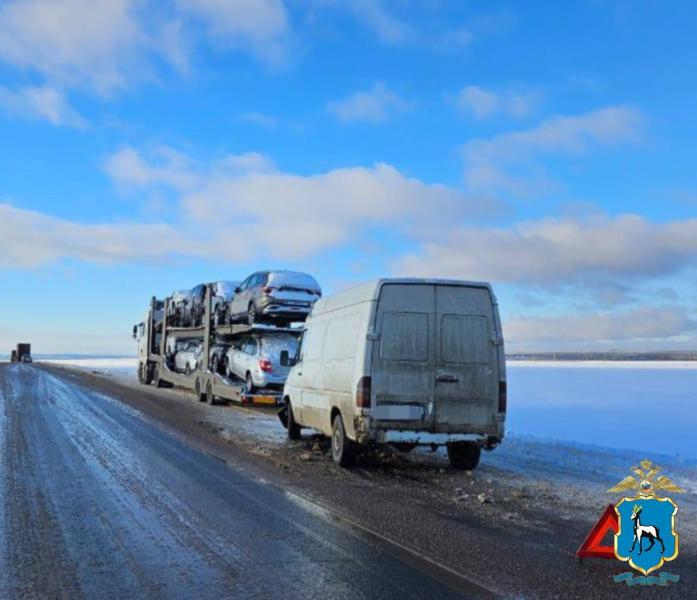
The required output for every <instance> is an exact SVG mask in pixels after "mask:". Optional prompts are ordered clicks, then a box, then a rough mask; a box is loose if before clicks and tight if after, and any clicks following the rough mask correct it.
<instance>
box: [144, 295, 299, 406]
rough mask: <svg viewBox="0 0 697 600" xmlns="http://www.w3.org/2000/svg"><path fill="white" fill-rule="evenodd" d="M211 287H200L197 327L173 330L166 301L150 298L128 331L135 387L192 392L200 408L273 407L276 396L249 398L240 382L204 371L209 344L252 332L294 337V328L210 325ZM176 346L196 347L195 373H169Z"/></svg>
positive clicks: (278, 397) (279, 395)
mask: <svg viewBox="0 0 697 600" xmlns="http://www.w3.org/2000/svg"><path fill="white" fill-rule="evenodd" d="M212 285H213V284H209V285H207V286H206V291H205V297H204V311H203V319H202V323H201V325H198V326H190V327H176V326H173V325H170V324H169V323H168V316H167V315H170V314H171V310H169V308H170V307H169V302H170V299H169V298H167V299H165V300H159V299H157V298H155V297H152V298H151V300H150V306H149V308H148V311H147V313H146V315H145V318H144V319H143V321H142V322H140V323H138V324H137V325H134V326H133V338H134V339H135V340H136V341H137V342H138V381H139V382H140V383H142V384H144V385H149V384H153V385H155V386H156V387H172V386H177V387H181V388H185V389H188V390H192V391H193V392H194V393H195V395H196V397H197V398H198V399H199V400H200V401H201V402H209V403H211V404H213V403H215V402H216V401H218V400H223V401H232V402H239V403H256V404H279V403H280V402H281V398H282V390H280V389H279V390H265V389H262V390H259V391H258V392H256V393H251V392H250V391H249V390H248V388H247V385H246V384H245V382H243V381H240V380H237V379H234V378H232V377H228V376H226V375H223V374H221V373H219V372H216V371H214V370H213V369H211V367H210V363H209V361H210V356H211V353H210V349H211V347H212V346H213V345H214V344H216V343H217V344H226V345H232V344H234V343H235V341H236V340H238V339H239V337H240V336H242V335H244V334H249V333H252V332H254V333H255V334H257V335H260V336H263V335H264V334H265V333H267V332H268V333H277V332H280V331H283V332H290V333H292V334H295V335H298V336H299V335H300V333H301V330H300V329H297V328H281V327H273V326H270V325H246V324H239V325H238V324H232V325H230V324H225V325H216V324H215V322H214V319H213V311H212V298H213V288H212ZM175 340H176V341H177V342H179V341H181V340H196V341H199V342H200V343H201V344H202V352H201V360H200V361H199V364H198V366H197V368H196V369H194V370H191V371H190V372H189V373H188V374H187V373H180V372H177V371H175V370H174V369H173V368H172V365H171V362H170V360H169V357H168V354H169V353H168V348H169V349H170V350H171V348H172V347H173V346H175V344H173V343H172V342H174V341H175Z"/></svg>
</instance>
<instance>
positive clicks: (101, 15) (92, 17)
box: [0, 0, 148, 93]
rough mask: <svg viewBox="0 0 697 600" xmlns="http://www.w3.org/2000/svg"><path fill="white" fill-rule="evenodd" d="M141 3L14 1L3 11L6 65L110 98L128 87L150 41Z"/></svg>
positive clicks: (0, 46)
mask: <svg viewBox="0 0 697 600" xmlns="http://www.w3.org/2000/svg"><path fill="white" fill-rule="evenodd" d="M142 4H143V3H142V2H140V1H138V0H104V1H102V2H90V1H86V0H55V1H54V0H10V1H9V2H5V3H4V4H3V5H2V6H1V7H0V60H2V61H4V62H6V63H8V64H11V65H14V66H16V67H18V68H21V69H30V70H33V71H36V72H39V73H41V74H42V75H43V76H44V77H46V79H47V80H49V81H52V82H57V83H60V84H64V85H78V86H83V87H90V88H94V89H96V90H97V91H98V92H100V93H108V92H110V91H112V90H114V89H118V88H122V87H124V86H125V85H126V82H127V80H128V79H129V77H130V76H131V73H129V71H131V69H136V67H137V57H138V54H139V52H140V51H141V50H142V49H143V47H144V46H145V45H147V43H148V40H147V36H146V34H145V32H144V31H143V29H142V26H141V24H140V22H139V20H138V18H137V15H136V11H137V9H138V8H140V5H142Z"/></svg>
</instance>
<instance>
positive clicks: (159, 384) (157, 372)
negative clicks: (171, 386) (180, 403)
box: [152, 365, 165, 388]
mask: <svg viewBox="0 0 697 600" xmlns="http://www.w3.org/2000/svg"><path fill="white" fill-rule="evenodd" d="M152 381H153V383H154V384H155V387H158V388H161V387H165V386H164V381H162V379H160V365H155V372H154V373H153V376H152Z"/></svg>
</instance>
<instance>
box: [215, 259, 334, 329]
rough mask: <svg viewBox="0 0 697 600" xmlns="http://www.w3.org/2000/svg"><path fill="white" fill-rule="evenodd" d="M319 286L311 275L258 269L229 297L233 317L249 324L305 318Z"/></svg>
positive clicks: (318, 290) (315, 298) (280, 322)
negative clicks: (230, 298) (232, 296)
mask: <svg viewBox="0 0 697 600" xmlns="http://www.w3.org/2000/svg"><path fill="white" fill-rule="evenodd" d="M321 296H322V290H321V288H320V287H319V284H318V283H317V281H316V280H315V278H314V277H312V275H308V274H306V273H296V272H294V271H259V272H257V273H254V274H252V275H250V276H249V277H247V279H245V280H244V281H243V282H242V284H241V285H240V286H239V287H238V288H237V289H236V290H235V296H234V298H233V299H232V300H231V301H230V305H229V309H228V310H229V313H230V316H231V318H232V320H236V321H246V322H247V323H248V324H249V325H254V324H255V323H258V322H262V321H270V320H272V321H274V322H276V324H278V325H284V324H287V323H293V322H296V321H304V320H305V319H306V318H307V315H308V314H309V313H310V311H311V310H312V306H313V305H314V303H315V302H317V300H319V299H320V297H321Z"/></svg>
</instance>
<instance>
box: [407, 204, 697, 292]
mask: <svg viewBox="0 0 697 600" xmlns="http://www.w3.org/2000/svg"><path fill="white" fill-rule="evenodd" d="M696 260H697V219H689V220H684V221H673V222H667V223H654V222H651V221H648V220H647V219H645V218H644V217H641V216H638V215H620V216H617V217H610V216H595V217H589V218H546V219H541V220H538V221H528V222H523V223H518V224H516V225H514V226H512V227H510V228H507V229H475V228H461V229H454V230H451V232H450V234H449V236H446V237H444V239H443V240H439V241H432V242H429V243H427V244H424V245H423V246H422V248H421V252H419V253H414V254H411V255H409V256H407V257H405V258H403V259H402V260H401V261H399V262H398V263H397V264H396V266H395V269H396V270H397V271H398V272H399V273H400V274H408V275H431V276H433V275H439V276H443V277H456V278H464V279H486V280H490V281H496V282H499V283H510V284H519V285H526V286H536V285H537V286H539V285H542V286H557V285H562V284H575V285H592V284H601V283H605V282H608V281H610V282H618V281H619V282H622V283H626V282H628V281H632V280H641V279H645V278H652V277H659V276H663V275H669V274H671V273H675V272H678V271H680V270H682V269H685V268H688V267H690V266H693V265H694V264H695V261H696Z"/></svg>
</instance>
